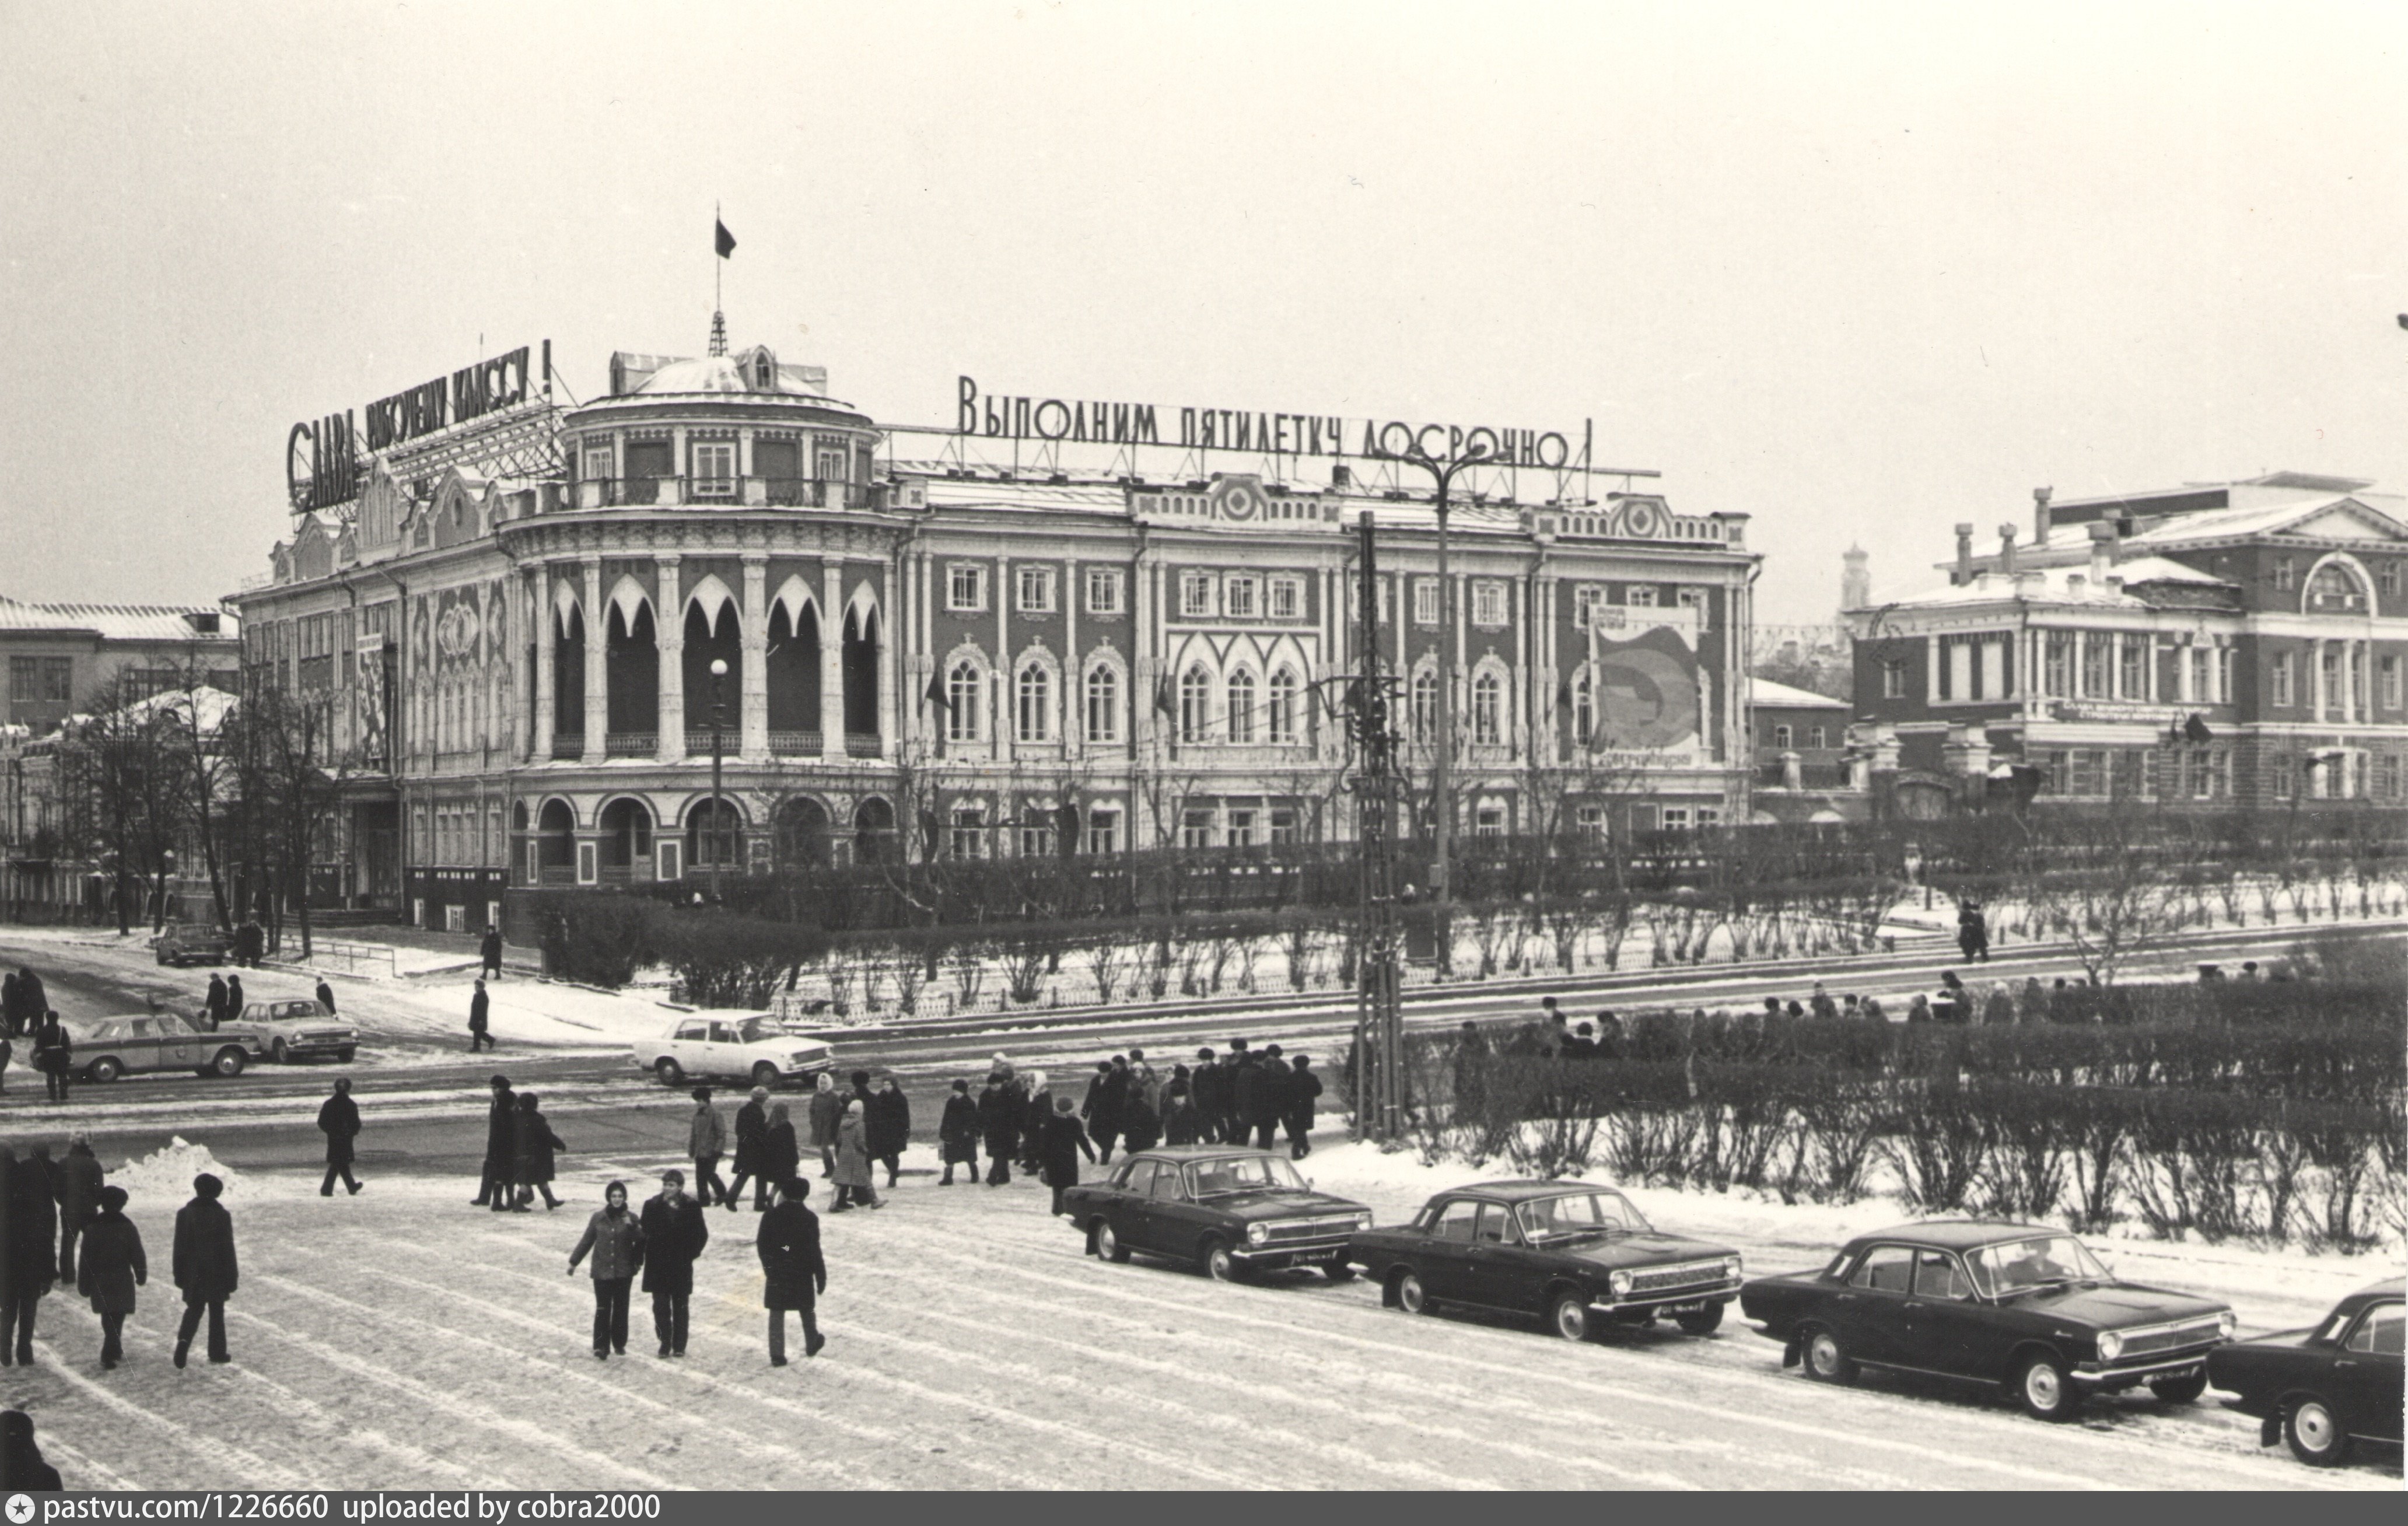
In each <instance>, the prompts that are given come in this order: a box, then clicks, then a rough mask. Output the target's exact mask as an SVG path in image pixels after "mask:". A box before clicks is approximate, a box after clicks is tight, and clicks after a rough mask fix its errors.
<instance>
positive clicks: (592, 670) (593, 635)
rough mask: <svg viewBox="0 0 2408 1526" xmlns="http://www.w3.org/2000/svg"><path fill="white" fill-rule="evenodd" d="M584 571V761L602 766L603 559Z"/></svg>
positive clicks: (605, 724)
mask: <svg viewBox="0 0 2408 1526" xmlns="http://www.w3.org/2000/svg"><path fill="white" fill-rule="evenodd" d="M584 568H585V758H584V760H585V761H586V762H588V763H599V762H601V761H602V760H603V758H605V757H606V756H609V754H608V753H607V752H606V751H605V750H604V743H603V741H602V738H603V734H604V733H605V732H607V731H609V729H610V667H609V660H610V617H609V612H608V611H606V610H604V609H603V608H602V558H601V557H599V556H588V557H586V558H585V561H584Z"/></svg>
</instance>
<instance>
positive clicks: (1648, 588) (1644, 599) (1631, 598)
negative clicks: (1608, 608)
mask: <svg viewBox="0 0 2408 1526" xmlns="http://www.w3.org/2000/svg"><path fill="white" fill-rule="evenodd" d="M1622 601H1623V602H1624V603H1625V604H1628V605H1630V606H1632V607H1634V608H1636V609H1642V610H1652V609H1654V608H1655V607H1656V585H1655V584H1654V583H1632V584H1631V585H1630V586H1629V587H1627V588H1626V589H1625V590H1623V595H1622Z"/></svg>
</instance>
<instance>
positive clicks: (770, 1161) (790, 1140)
mask: <svg viewBox="0 0 2408 1526" xmlns="http://www.w3.org/2000/svg"><path fill="white" fill-rule="evenodd" d="M801 1163H802V1149H801V1146H800V1145H797V1144H796V1140H795V1125H794V1121H793V1120H792V1119H791V1118H789V1117H788V1116H786V1104H785V1103H783V1102H778V1103H776V1104H774V1105H772V1106H771V1107H770V1109H769V1128H768V1131H767V1133H766V1134H764V1135H763V1136H762V1140H761V1179H762V1180H763V1181H765V1182H782V1181H784V1180H786V1179H787V1178H788V1177H790V1176H792V1175H794V1173H795V1168H796V1167H797V1166H798V1165H800V1164H801Z"/></svg>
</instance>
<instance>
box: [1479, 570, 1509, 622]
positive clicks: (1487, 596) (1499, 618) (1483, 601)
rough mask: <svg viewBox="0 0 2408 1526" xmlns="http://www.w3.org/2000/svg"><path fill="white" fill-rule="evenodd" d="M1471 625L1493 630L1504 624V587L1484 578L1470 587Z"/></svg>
mask: <svg viewBox="0 0 2408 1526" xmlns="http://www.w3.org/2000/svg"><path fill="white" fill-rule="evenodd" d="M1471 623H1472V624H1473V625H1475V626H1484V627H1485V628H1487V629H1490V630H1494V629H1496V628H1498V626H1502V625H1504V624H1505V585H1504V584H1503V583H1498V582H1496V581H1494V580H1491V579H1486V578H1484V579H1482V580H1480V581H1479V582H1477V583H1473V584H1472V585H1471Z"/></svg>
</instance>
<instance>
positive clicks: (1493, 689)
mask: <svg viewBox="0 0 2408 1526" xmlns="http://www.w3.org/2000/svg"><path fill="white" fill-rule="evenodd" d="M1471 740H1472V741H1475V742H1477V743H1480V744H1481V745H1483V746H1489V747H1493V746H1496V745H1497V744H1498V742H1500V741H1504V740H1505V685H1504V684H1502V683H1501V682H1499V681H1498V677H1497V675H1496V674H1495V673H1483V674H1481V675H1480V676H1479V677H1478V678H1475V679H1473V680H1472V681H1471Z"/></svg>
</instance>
